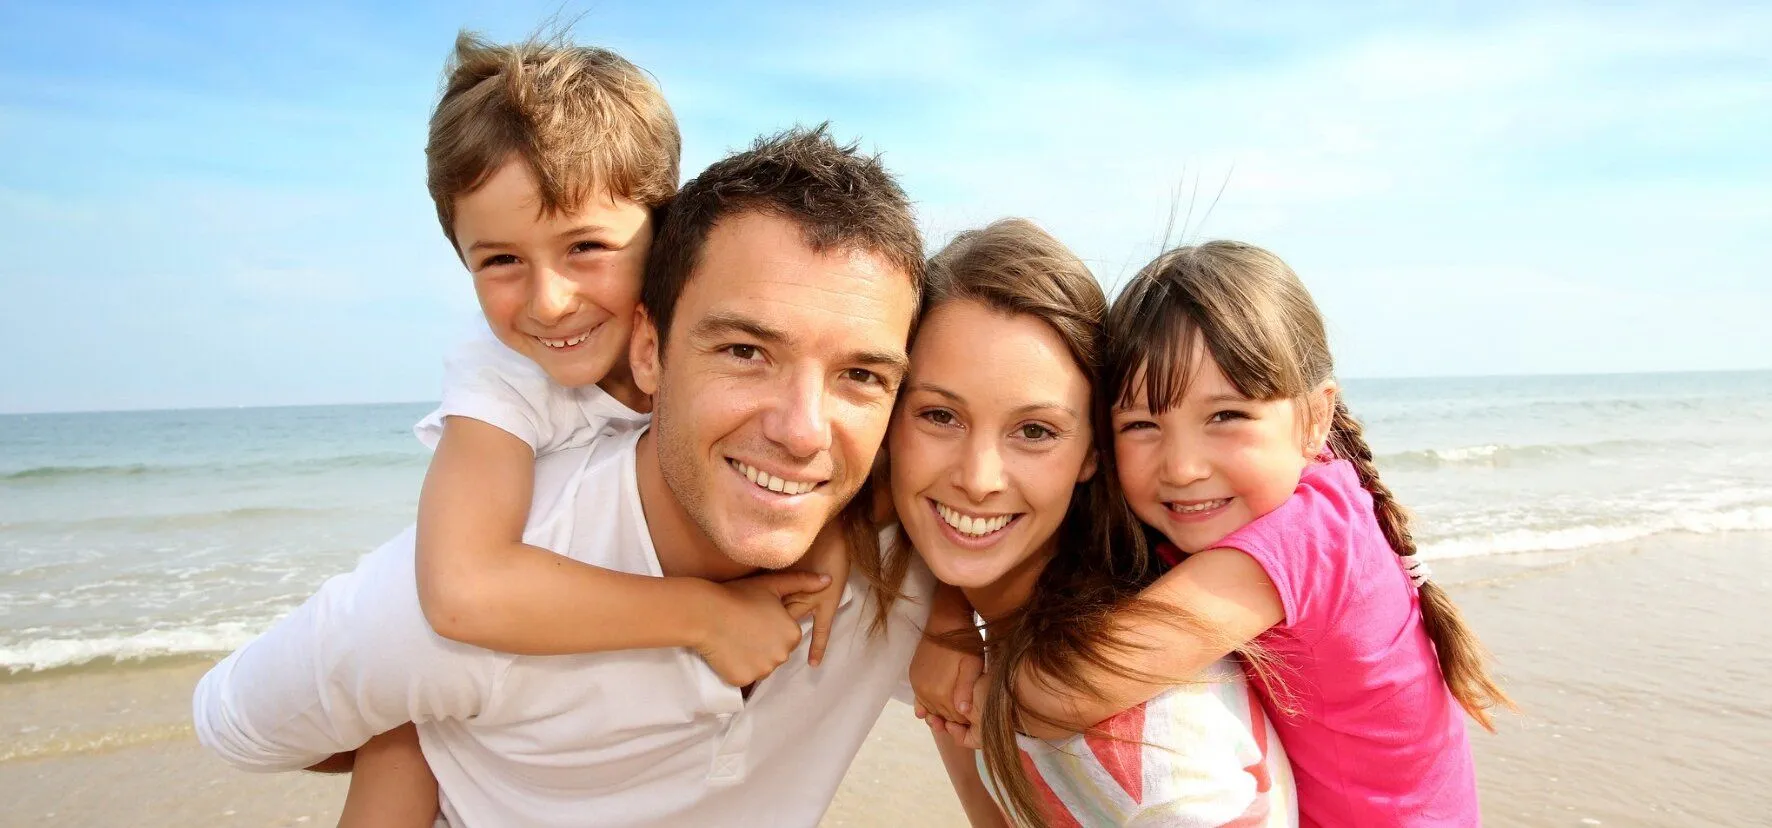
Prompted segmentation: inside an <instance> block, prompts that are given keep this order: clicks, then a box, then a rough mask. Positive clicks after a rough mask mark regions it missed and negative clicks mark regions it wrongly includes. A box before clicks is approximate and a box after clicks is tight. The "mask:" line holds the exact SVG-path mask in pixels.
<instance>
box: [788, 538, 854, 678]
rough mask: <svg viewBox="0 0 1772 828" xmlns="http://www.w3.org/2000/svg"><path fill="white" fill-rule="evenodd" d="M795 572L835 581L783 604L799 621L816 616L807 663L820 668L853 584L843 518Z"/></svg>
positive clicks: (818, 542) (792, 596) (815, 542)
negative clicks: (833, 626) (839, 610)
mask: <svg viewBox="0 0 1772 828" xmlns="http://www.w3.org/2000/svg"><path fill="white" fill-rule="evenodd" d="M791 571H805V572H811V573H813V574H816V575H824V576H826V577H829V578H830V579H831V580H830V582H829V583H828V584H826V585H825V587H824V588H823V589H819V590H811V591H808V592H801V593H796V594H794V595H790V596H788V597H787V598H786V599H785V601H784V602H783V603H785V604H786V605H787V607H788V611H789V612H792V613H794V615H795V617H798V618H804V617H806V614H807V613H810V614H811V615H812V644H811V646H809V647H807V649H806V663H808V664H811V665H812V666H814V667H817V666H818V664H819V662H821V661H824V648H825V645H826V644H828V643H830V640H831V624H832V623H834V622H835V620H836V617H837V605H838V604H839V603H841V602H842V600H843V585H844V584H847V583H849V545H848V544H847V543H844V541H843V521H842V518H841V517H839V518H836V519H833V520H832V521H831V522H830V523H828V524H826V525H825V527H824V530H823V531H821V532H819V533H818V537H817V538H816V539H814V540H813V541H812V548H811V549H808V550H806V556H805V557H803V558H801V559H800V562H799V563H796V564H794V567H793V569H792V570H791Z"/></svg>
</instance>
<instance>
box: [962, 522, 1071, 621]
mask: <svg viewBox="0 0 1772 828" xmlns="http://www.w3.org/2000/svg"><path fill="white" fill-rule="evenodd" d="M1054 545H1055V544H1054V543H1053V542H1051V541H1048V542H1047V543H1046V545H1045V546H1044V547H1042V548H1041V549H1040V551H1039V552H1036V553H1034V554H1032V555H1029V556H1028V558H1027V560H1025V561H1022V562H1021V563H1020V564H1017V565H1016V566H1015V568H1013V569H1011V570H1009V571H1008V572H1005V573H1003V577H1001V578H998V579H997V580H995V581H992V582H991V583H989V584H986V585H984V586H980V587H967V588H963V589H961V590H960V591H961V592H963V593H965V594H966V600H967V602H968V603H970V604H972V609H973V611H974V612H977V613H978V614H979V616H980V617H981V618H983V619H984V620H985V622H986V623H996V622H997V621H1000V620H1002V619H1004V618H1007V617H1008V616H1010V615H1013V614H1014V613H1015V612H1016V611H1018V610H1020V609H1021V608H1022V607H1025V606H1027V604H1028V602H1029V601H1031V600H1033V597H1034V585H1035V584H1037V583H1039V581H1040V573H1042V572H1045V571H1046V562H1047V561H1050V560H1052V550H1053V547H1054Z"/></svg>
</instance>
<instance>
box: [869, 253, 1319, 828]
mask: <svg viewBox="0 0 1772 828" xmlns="http://www.w3.org/2000/svg"><path fill="white" fill-rule="evenodd" d="M927 278H928V282H927V285H926V288H925V289H926V291H927V293H926V299H925V312H924V317H923V323H922V326H921V328H920V330H919V332H918V334H917V337H916V340H915V342H914V343H913V346H912V350H911V372H910V376H909V378H908V380H907V382H906V384H905V386H904V390H903V392H902V393H901V396H900V398H899V408H898V411H897V412H896V413H895V415H894V421H893V424H892V430H891V432H890V433H889V437H888V440H889V447H890V449H889V452H890V453H889V456H890V458H891V461H890V466H889V467H890V476H891V491H892V498H893V504H894V506H895V507H896V510H897V513H898V517H899V520H900V522H901V525H902V535H901V536H900V540H901V542H900V543H898V544H896V545H895V546H894V548H891V550H890V552H889V554H888V556H887V557H886V566H887V567H888V568H889V569H890V568H893V567H899V566H904V565H906V563H907V561H906V557H907V555H908V553H909V551H910V550H908V549H906V548H904V546H905V544H904V543H902V541H909V545H910V546H913V547H914V548H915V552H916V553H917V554H919V555H921V556H922V558H923V560H924V561H925V562H926V563H927V564H928V565H929V567H930V569H931V570H933V571H934V573H935V574H936V576H937V577H938V578H940V579H941V580H942V581H943V582H945V583H947V584H951V585H953V586H957V587H959V588H960V590H961V591H962V592H963V593H964V595H965V598H966V599H967V600H968V601H969V602H970V603H971V606H972V608H973V609H975V610H976V611H977V613H978V614H979V615H980V616H982V618H983V619H984V625H985V632H986V634H985V645H984V651H985V653H986V663H987V664H988V665H989V670H988V671H987V673H986V681H987V682H989V683H990V684H991V685H992V686H993V687H995V688H996V692H993V693H990V694H989V695H988V699H989V702H990V703H989V704H987V705H986V708H985V715H984V717H983V718H982V720H981V725H980V726H981V729H982V733H983V737H984V748H985V749H984V755H983V767H984V775H985V777H987V778H988V779H989V785H988V788H987V786H985V785H983V784H981V783H980V776H979V767H978V765H977V764H976V763H975V762H974V759H973V757H972V754H971V753H970V752H969V751H964V750H962V749H960V748H958V747H956V746H955V745H953V743H952V742H951V741H950V740H949V738H948V735H947V733H946V732H945V731H942V730H940V729H937V731H936V740H937V743H938V745H939V746H940V747H941V748H942V754H943V759H944V761H945V764H946V765H947V769H948V772H949V775H950V777H951V778H952V780H953V782H954V786H955V789H956V791H958V792H959V794H960V796H961V800H962V803H963V804H964V805H965V806H966V809H967V812H968V814H969V816H970V817H971V819H972V821H973V824H974V825H1000V824H1003V819H1004V816H1003V813H1002V812H1000V811H999V810H998V803H1000V804H1001V806H1002V808H1003V810H1004V811H1007V813H1008V814H1009V815H1010V816H1012V817H1013V818H1014V821H1015V822H1016V823H1022V824H1027V823H1032V824H1045V825H1109V824H1115V825H1123V824H1146V825H1154V824H1161V825H1249V826H1255V825H1259V826H1270V825H1293V824H1296V808H1295V804H1294V802H1293V800H1292V792H1291V782H1290V772H1289V769H1288V766H1287V763H1286V760H1285V756H1284V754H1283V753H1282V752H1281V751H1280V747H1279V743H1278V739H1277V737H1275V736H1274V735H1273V733H1272V730H1271V726H1270V725H1269V723H1268V722H1267V718H1266V716H1264V715H1263V714H1262V712H1261V709H1260V705H1259V703H1258V702H1256V701H1254V697H1253V696H1252V695H1251V694H1250V693H1249V692H1248V691H1247V688H1246V686H1245V683H1244V680H1243V677H1242V675H1241V672H1240V671H1239V670H1238V668H1237V666H1236V664H1235V662H1234V661H1232V660H1228V659H1226V660H1219V661H1218V663H1217V665H1216V666H1215V667H1214V668H1213V669H1212V670H1210V671H1209V672H1208V673H1206V674H1205V675H1202V676H1201V677H1200V679H1199V680H1198V681H1194V682H1190V683H1185V684H1182V685H1180V686H1177V687H1173V688H1169V689H1165V690H1164V691H1163V692H1161V693H1152V694H1151V695H1152V696H1153V698H1150V699H1149V700H1148V701H1145V702H1143V703H1142V704H1139V705H1137V706H1136V707H1134V708H1133V709H1131V710H1128V711H1127V712H1125V713H1123V714H1121V715H1119V716H1116V717H1114V718H1113V719H1111V720H1109V721H1107V722H1104V723H1102V726H1101V728H1100V729H1099V730H1100V731H1102V732H1101V733H1099V734H1092V735H1091V736H1088V737H1082V736H1076V737H1069V738H1064V739H1060V740H1057V741H1052V742H1044V741H1041V740H1037V739H1030V738H1026V737H1019V736H1017V735H1016V733H1015V722H1016V721H1017V719H1018V718H1019V717H1020V705H1019V703H1018V701H1017V696H1016V694H1015V693H1012V692H1008V690H1009V688H1010V684H1011V681H1012V678H1013V677H1014V676H1015V675H1016V674H1017V672H1018V671H1021V670H1024V669H1031V670H1038V671H1046V672H1051V673H1052V674H1054V675H1056V676H1060V677H1064V678H1067V679H1068V678H1071V677H1072V673H1073V672H1074V668H1072V667H1068V666H1067V665H1082V664H1086V665H1091V666H1092V667H1094V668H1095V669H1098V670H1103V671H1105V672H1106V673H1107V674H1109V675H1114V676H1117V677H1121V678H1134V677H1136V675H1135V674H1134V673H1133V672H1132V671H1131V670H1130V668H1126V667H1122V664H1123V662H1124V661H1125V659H1127V658H1128V656H1129V655H1130V653H1131V651H1130V650H1129V649H1128V646H1127V645H1128V641H1127V636H1126V635H1125V634H1124V633H1121V632H1117V631H1115V630H1114V629H1113V627H1111V626H1110V623H1109V622H1110V619H1112V618H1122V617H1133V618H1141V619H1147V620H1149V621H1150V622H1151V623H1154V624H1156V625H1158V626H1162V625H1164V624H1177V623H1179V624H1181V625H1182V626H1184V627H1187V628H1190V629H1193V628H1195V627H1194V625H1192V624H1189V623H1187V622H1185V621H1179V622H1178V621H1177V619H1176V618H1174V617H1169V618H1163V617H1161V616H1158V615H1156V614H1153V613H1152V612H1151V607H1150V606H1149V605H1147V604H1143V603H1140V602H1137V601H1136V600H1133V599H1134V593H1135V592H1136V590H1137V589H1138V587H1139V586H1141V585H1143V584H1145V583H1148V581H1149V580H1150V576H1151V575H1152V574H1154V573H1153V572H1152V569H1151V567H1149V566H1148V564H1147V560H1146V556H1145V554H1144V545H1143V544H1142V542H1141V539H1140V538H1139V530H1138V527H1137V524H1136V522H1135V521H1134V519H1133V517H1132V515H1131V514H1130V513H1129V512H1128V510H1127V509H1126V506H1125V503H1124V502H1123V501H1122V500H1120V499H1118V498H1117V497H1115V496H1114V495H1113V494H1112V491H1111V489H1112V487H1111V483H1112V481H1111V479H1110V478H1108V477H1106V476H1104V475H1097V474H1096V457H1097V450H1096V447H1095V445H1094V444H1093V443H1092V439H1093V432H1094V424H1095V423H1096V422H1098V420H1097V418H1096V417H1094V416H1092V413H1091V410H1090V398H1091V387H1090V385H1091V382H1090V377H1091V376H1094V375H1095V374H1096V371H1097V369H1098V367H1099V365H1100V352H1101V348H1102V344H1103V343H1102V338H1103V337H1102V328H1101V315H1102V313H1103V311H1104V309H1105V305H1106V302H1105V300H1104V299H1103V297H1102V294H1101V288H1100V287H1099V286H1098V285H1097V284H1096V282H1095V280H1094V279H1093V278H1092V277H1091V276H1090V274H1089V271H1088V270H1087V269H1086V268H1085V267H1084V266H1083V264H1082V262H1080V261H1078V260H1077V258H1076V257H1075V256H1073V255H1071V253H1070V252H1069V251H1068V250H1066V249H1065V248H1064V247H1063V246H1062V245H1060V244H1059V243H1058V242H1057V241H1056V240H1054V239H1053V238H1052V237H1051V236H1048V235H1047V234H1046V233H1044V232H1043V231H1041V230H1040V229H1039V228H1037V227H1035V226H1034V225H1032V224H1030V223H1028V222H1025V221H1020V220H1008V221H1002V222H998V223H996V224H993V225H991V226H990V227H988V228H985V229H984V230H980V231H972V232H969V233H964V234H962V235H961V236H960V237H958V238H957V239H955V240H954V241H953V242H952V243H951V244H949V245H948V246H947V247H946V248H945V249H944V250H943V251H942V252H941V253H939V254H937V255H936V257H935V258H934V259H932V260H931V261H930V263H929V269H928V277H927ZM967 631H968V632H970V629H968V630H967ZM975 640H976V639H975ZM1225 649H1229V647H1228V646H1226V647H1225ZM1067 735H1068V734H1067ZM987 790H988V793H987ZM992 794H994V795H995V799H996V801H995V802H993V800H992V797H991V795H992Z"/></svg>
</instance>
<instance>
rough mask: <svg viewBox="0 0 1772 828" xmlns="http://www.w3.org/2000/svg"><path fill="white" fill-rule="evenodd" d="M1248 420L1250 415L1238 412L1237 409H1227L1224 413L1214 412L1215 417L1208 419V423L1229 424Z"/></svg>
mask: <svg viewBox="0 0 1772 828" xmlns="http://www.w3.org/2000/svg"><path fill="white" fill-rule="evenodd" d="M1247 419H1249V415H1248V414H1245V413H1243V412H1241V411H1237V410H1235V409H1226V410H1224V411H1218V412H1214V413H1213V415H1212V416H1211V417H1210V418H1208V419H1207V422H1210V423H1228V422H1230V421H1232V420H1247Z"/></svg>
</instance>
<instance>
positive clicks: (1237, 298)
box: [921, 242, 1512, 826]
mask: <svg viewBox="0 0 1772 828" xmlns="http://www.w3.org/2000/svg"><path fill="white" fill-rule="evenodd" d="M1107 330H1108V336H1109V341H1110V343H1111V345H1110V347H1109V352H1108V355H1107V358H1106V364H1105V366H1104V371H1103V374H1102V376H1103V388H1102V390H1103V391H1104V392H1105V393H1104V394H1101V395H1098V403H1099V404H1100V405H1101V408H1102V411H1103V414H1104V416H1105V417H1106V418H1107V419H1108V422H1109V423H1110V427H1111V429H1112V442H1113V457H1114V461H1115V462H1114V466H1115V469H1114V471H1115V474H1116V475H1117V476H1118V478H1119V480H1120V482H1121V485H1122V488H1123V489H1124V491H1125V494H1126V497H1127V500H1128V503H1129V505H1130V506H1131V507H1132V510H1133V511H1134V512H1135V513H1136V514H1137V515H1138V517H1139V518H1140V519H1141V520H1142V521H1143V522H1144V523H1145V524H1146V525H1147V526H1148V527H1150V528H1151V529H1152V530H1154V531H1155V532H1156V533H1157V534H1158V535H1160V536H1161V537H1162V538H1163V539H1164V540H1166V541H1167V543H1165V544H1163V546H1162V548H1161V550H1160V551H1161V552H1162V553H1163V554H1164V557H1165V558H1167V559H1168V560H1169V561H1170V562H1171V563H1172V564H1174V566H1173V568H1172V569H1171V570H1170V571H1169V572H1168V573H1166V574H1165V575H1163V577H1162V578H1160V579H1158V580H1157V582H1156V583H1155V584H1153V585H1152V586H1151V587H1150V588H1148V589H1147V590H1145V591H1144V592H1143V593H1142V597H1143V598H1144V599H1145V600H1147V601H1150V602H1153V603H1163V604H1169V605H1173V606H1177V607H1186V608H1187V609H1188V610H1189V611H1190V612H1192V613H1194V614H1195V615H1196V616H1198V617H1199V618H1200V619H1202V620H1203V621H1204V622H1205V623H1206V624H1207V625H1208V628H1210V629H1215V630H1220V631H1223V632H1225V633H1227V634H1228V635H1229V637H1230V639H1231V640H1232V642H1234V643H1242V642H1249V641H1252V642H1254V643H1255V644H1256V645H1258V646H1259V647H1260V648H1261V649H1262V651H1263V652H1264V653H1265V654H1267V655H1268V656H1269V657H1270V658H1271V663H1272V665H1273V667H1274V672H1275V673H1276V675H1275V676H1274V678H1275V680H1274V681H1267V680H1263V681H1260V682H1257V687H1258V689H1259V690H1260V692H1261V693H1262V695H1263V698H1264V700H1265V701H1266V702H1267V706H1268V709H1269V712H1270V713H1271V714H1272V715H1274V717H1275V724H1276V726H1277V727H1278V729H1279V732H1280V736H1281V739H1282V740H1283V741H1284V742H1285V743H1286V748H1287V750H1288V752H1289V754H1290V756H1291V758H1292V761H1293V768H1294V771H1295V773H1296V774H1297V781H1298V798H1299V812H1300V817H1301V821H1302V822H1303V823H1304V824H1306V825H1333V826H1341V825H1359V826H1385V825H1411V826H1420V825H1477V824H1479V822H1480V814H1479V812H1478V807H1477V795H1476V778H1475V773H1474V770H1473V768H1472V763H1471V753H1470V745H1469V742H1468V741H1467V738H1466V734H1465V727H1464V721H1463V718H1462V716H1461V714H1460V712H1459V708H1460V707H1462V708H1463V710H1464V712H1466V713H1468V714H1469V715H1471V716H1472V717H1474V718H1476V719H1477V721H1478V722H1479V723H1481V724H1482V725H1483V726H1484V727H1486V728H1490V727H1491V723H1490V718H1489V713H1488V708H1490V707H1493V706H1496V705H1503V706H1507V707H1510V708H1511V707H1512V702H1511V701H1510V700H1509V699H1508V698H1507V696H1506V694H1505V693H1503V692H1502V689H1501V688H1500V687H1499V686H1498V685H1497V684H1496V682H1495V681H1494V679H1492V678H1491V677H1490V676H1489V674H1488V671H1487V669H1486V667H1485V663H1484V662H1485V659H1486V653H1485V652H1484V650H1483V648H1482V646H1481V644H1480V643H1479V642H1478V641H1477V638H1476V636H1475V635H1474V634H1473V633H1472V632H1471V631H1470V630H1469V629H1468V628H1467V627H1466V625H1465V623H1464V621H1463V620H1462V618H1461V617H1460V616H1459V613H1458V610H1457V608H1456V607H1455V606H1454V605H1453V604H1452V601H1451V599H1450V598H1449V597H1448V596H1447V594H1446V593H1445V591H1444V590H1442V589H1441V588H1440V587H1439V586H1438V585H1436V584H1434V582H1433V581H1432V580H1431V579H1430V577H1429V573H1428V571H1427V567H1426V566H1425V565H1423V564H1420V563H1419V562H1418V561H1417V560H1416V559H1415V557H1414V555H1415V551H1416V550H1415V544H1414V541H1413V540H1412V539H1411V537H1410V534H1409V527H1408V520H1407V517H1406V515H1405V513H1404V512H1403V510H1402V508H1401V507H1400V506H1399V505H1398V504H1397V503H1396V501H1395V500H1394V499H1393V498H1392V496H1391V493H1390V490H1389V489H1387V488H1386V487H1385V486H1384V484H1383V483H1382V482H1381V481H1380V480H1379V477H1378V472H1377V470H1376V469H1375V468H1374V467H1373V465H1372V452H1371V450H1370V449H1369V448H1368V447H1367V445H1366V442H1365V439H1364V438H1363V437H1362V435H1361V429H1360V425H1359V423H1358V422H1357V421H1355V420H1354V419H1353V417H1352V416H1351V415H1350V414H1349V413H1348V409H1347V406H1346V405H1345V404H1344V403H1343V402H1342V401H1341V400H1340V398H1339V393H1338V392H1339V389H1338V388H1337V386H1336V384H1335V381H1334V370H1333V364H1332V362H1331V359H1330V356H1329V350H1328V344H1327V338H1326V336H1325V334H1324V330H1323V320H1322V317H1321V315H1320V314H1319V313H1318V311H1317V308H1316V306H1315V304H1314V303H1313V302H1312V300H1311V298H1310V295H1309V293H1307V292H1306V291H1305V289H1304V286H1303V285H1302V284H1300V282H1299V280H1298V277H1297V276H1296V275H1295V274H1294V273H1293V272H1292V270H1291V269H1290V268H1288V267H1287V266H1286V264H1285V263H1284V262H1282V261H1280V259H1279V258H1277V257H1275V256H1274V255H1273V254H1271V253H1268V252H1267V251H1265V250H1262V249H1260V248H1257V247H1253V246H1250V245H1246V244H1239V243H1236V242H1211V243H1207V244H1203V245H1199V246H1195V247H1183V248H1180V249H1177V250H1172V251H1169V252H1167V253H1164V254H1163V255H1161V256H1159V257H1158V258H1157V259H1156V261H1154V262H1152V263H1151V264H1150V265H1148V266H1147V267H1145V268H1144V270H1142V271H1141V272H1140V273H1139V274H1138V275H1137V276H1136V277H1135V278H1134V279H1133V281H1132V283H1131V284H1130V285H1128V286H1127V288H1126V289H1125V291H1124V292H1123V293H1122V294H1121V295H1120V297H1119V299H1118V300H1116V302H1115V303H1114V306H1113V309H1112V310H1111V311H1110V312H1109V314H1108V317H1107ZM1110 630H1111V631H1112V633H1113V634H1115V635H1122V636H1125V637H1126V638H1127V639H1129V640H1130V641H1133V642H1137V643H1140V644H1142V645H1144V649H1143V650H1141V653H1142V655H1141V656H1139V657H1138V658H1136V659H1134V660H1133V662H1132V663H1131V666H1132V667H1133V668H1134V669H1135V670H1136V671H1137V673H1140V674H1143V675H1142V676H1140V675H1137V674H1134V673H1133V672H1132V671H1125V670H1121V671H1107V670H1102V669H1100V668H1099V667H1098V666H1096V665H1092V664H1088V663H1086V662H1082V661H1076V662H1073V664H1072V665H1070V666H1067V667H1063V668H1059V669H1052V668H1045V667H1034V668H1033V669H1029V670H1024V671H1023V672H1022V673H1021V674H1020V675H1019V676H1018V679H1019V680H1018V681H1017V682H1016V684H1015V685H1014V690H1015V693H1016V694H1017V695H1018V697H1019V699H1020V703H1021V704H1022V705H1023V706H1024V707H1025V708H1026V709H1027V710H1028V712H1029V713H1030V715H1028V716H1027V717H1025V718H1024V719H1023V724H1024V725H1025V726H1027V727H1028V728H1029V732H1031V733H1036V734H1041V735H1051V734H1053V733H1062V732H1065V731H1066V730H1070V729H1081V728H1085V727H1087V726H1089V725H1090V724H1091V723H1093V722H1096V721H1100V720H1101V719H1103V718H1106V717H1108V716H1111V715H1114V714H1115V713H1117V712H1118V711H1120V710H1124V709H1126V708H1127V707H1129V706H1132V705H1136V704H1138V703H1140V702H1142V701H1144V700H1145V699H1148V698H1150V697H1152V696H1153V695H1155V694H1157V693H1159V692H1161V691H1162V690H1163V689H1164V688H1165V687H1166V686H1167V683H1168V682H1169V681H1171V680H1174V679H1176V678H1181V677H1187V676H1192V675H1195V674H1196V672H1197V671H1198V670H1199V669H1201V668H1202V667H1203V666H1205V665H1207V664H1210V663H1212V661H1213V660H1214V659H1216V658H1218V657H1220V656H1221V655H1222V654H1223V653H1224V652H1225V649H1226V648H1225V645H1224V642H1222V641H1214V640H1211V639H1210V638H1205V637H1201V636H1199V635H1196V634H1195V633H1194V632H1193V631H1192V630H1190V629H1188V628H1186V627H1183V626H1176V625H1165V624H1160V623H1154V622H1153V621H1152V620H1151V619H1149V618H1146V617H1139V616H1132V615H1126V616H1122V617H1118V618H1116V619H1115V620H1114V622H1113V624H1112V625H1111V627H1110ZM1152 678H1154V679H1155V680H1149V679H1152ZM921 695H932V694H929V693H925V694H921ZM1491 729H1492V728H1491Z"/></svg>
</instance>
